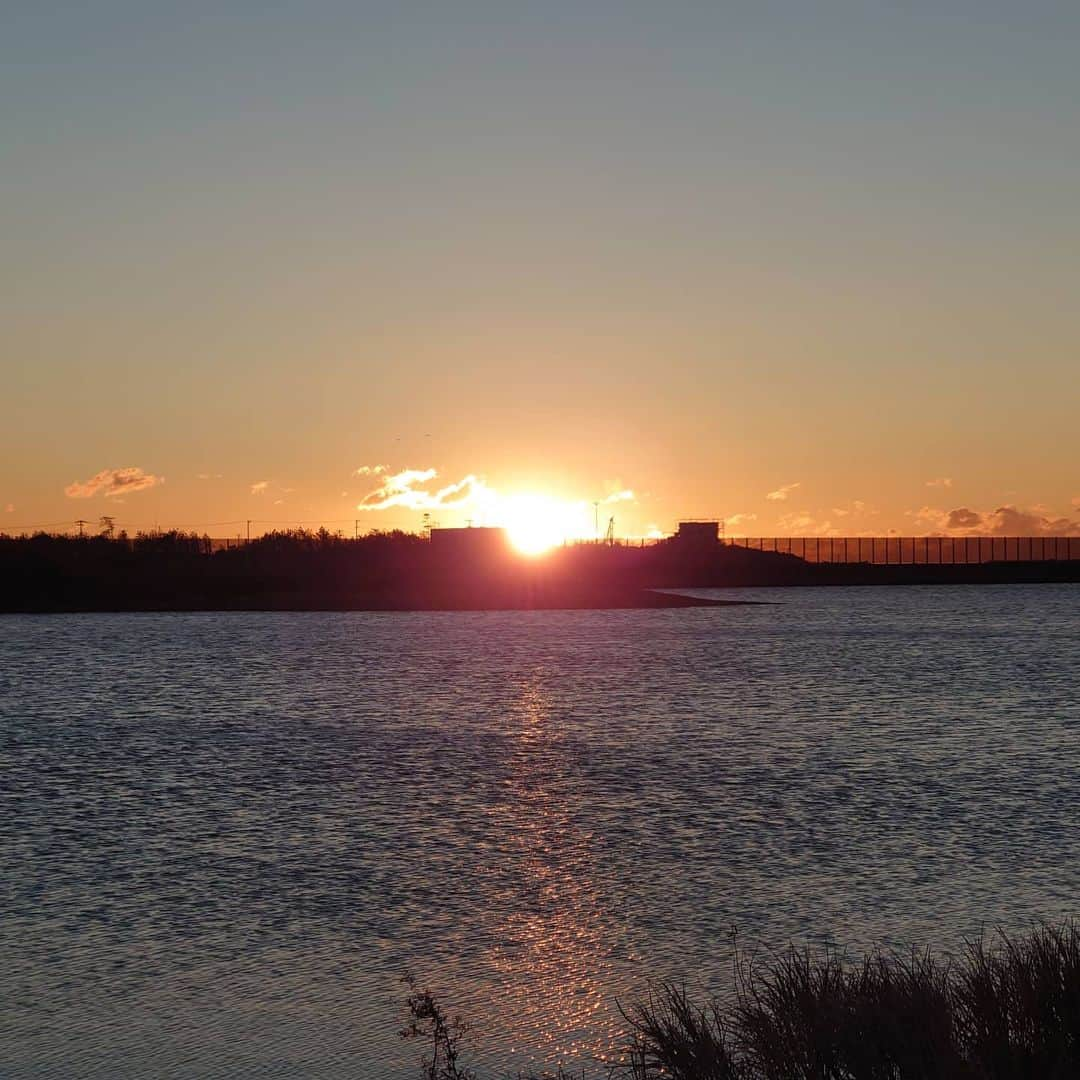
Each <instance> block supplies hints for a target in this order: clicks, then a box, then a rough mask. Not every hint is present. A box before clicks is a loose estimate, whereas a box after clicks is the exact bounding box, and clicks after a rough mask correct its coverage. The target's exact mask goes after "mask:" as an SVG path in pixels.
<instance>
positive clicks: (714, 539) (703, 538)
mask: <svg viewBox="0 0 1080 1080" xmlns="http://www.w3.org/2000/svg"><path fill="white" fill-rule="evenodd" d="M674 539H675V542H676V543H678V544H686V545H693V546H694V547H709V546H710V545H714V544H717V543H719V540H720V522H719V521H680V522H679V528H678V531H677V532H676V533H675V537H674Z"/></svg>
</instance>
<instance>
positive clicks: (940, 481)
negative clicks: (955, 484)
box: [926, 476, 952, 488]
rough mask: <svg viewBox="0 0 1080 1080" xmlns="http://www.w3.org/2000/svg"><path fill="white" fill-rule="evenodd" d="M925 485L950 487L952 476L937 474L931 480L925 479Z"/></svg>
mask: <svg viewBox="0 0 1080 1080" xmlns="http://www.w3.org/2000/svg"><path fill="white" fill-rule="evenodd" d="M926 486H927V487H932V488H951V487H952V477H951V476H937V477H935V478H934V479H933V480H927V481H926Z"/></svg>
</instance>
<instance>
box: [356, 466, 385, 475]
mask: <svg viewBox="0 0 1080 1080" xmlns="http://www.w3.org/2000/svg"><path fill="white" fill-rule="evenodd" d="M389 471H390V466H389V465H361V466H360V468H358V469H354V470H353V476H382V474H383V473H388V472H389Z"/></svg>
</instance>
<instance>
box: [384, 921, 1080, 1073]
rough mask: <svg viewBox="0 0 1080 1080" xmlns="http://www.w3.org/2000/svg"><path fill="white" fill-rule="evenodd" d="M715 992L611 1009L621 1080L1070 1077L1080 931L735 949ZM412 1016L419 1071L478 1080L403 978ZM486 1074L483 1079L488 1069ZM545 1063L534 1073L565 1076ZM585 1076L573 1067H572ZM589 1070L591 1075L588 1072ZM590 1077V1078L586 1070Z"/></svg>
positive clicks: (657, 997) (664, 994)
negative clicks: (922, 945)
mask: <svg viewBox="0 0 1080 1080" xmlns="http://www.w3.org/2000/svg"><path fill="white" fill-rule="evenodd" d="M734 984H735V985H734V987H733V989H732V992H731V993H730V995H729V996H728V997H726V998H724V999H714V1000H711V1001H707V1002H695V1001H693V1000H691V998H690V997H689V996H688V995H687V993H686V992H685V991H684V990H683V989H682V988H681V987H679V986H677V985H672V984H664V985H661V986H659V987H658V988H657V989H656V990H655V991H654V993H653V995H652V996H651V998H650V999H649V1000H648V1001H645V1002H640V1003H637V1004H634V1005H629V1006H626V1005H622V1004H620V1012H621V1013H622V1015H623V1017H624V1019H625V1021H626V1041H625V1045H624V1048H623V1053H622V1058H621V1060H620V1062H619V1063H618V1064H617V1065H615V1066H609V1065H605V1066H602V1067H601V1066H598V1067H597V1069H596V1070H595V1071H594V1076H595V1077H597V1078H598V1080H599V1078H600V1077H603V1076H609V1077H622V1078H625V1080H658V1078H660V1077H664V1078H667V1080H909V1078H910V1080H916V1078H918V1080H924V1078H925V1080H931V1078H940V1080H952V1078H957V1080H1021V1078H1024V1080H1027V1078H1046V1080H1065V1078H1078V1077H1080V928H1078V926H1077V925H1076V924H1075V923H1072V922H1069V923H1065V924H1063V925H1060V926H1042V927H1039V928H1037V929H1035V930H1032V931H1031V932H1030V933H1028V934H1024V935H1020V936H1010V935H1007V934H1004V933H1001V934H998V935H997V936H995V937H994V938H993V939H991V940H989V941H987V940H979V941H975V942H970V943H968V944H967V945H966V947H965V949H964V950H963V952H962V953H961V954H960V955H959V956H958V957H954V958H951V959H938V958H936V957H935V956H934V955H933V954H931V953H929V952H924V953H912V954H910V955H900V954H896V953H884V952H872V953H870V954H867V955H865V956H862V957H861V958H858V959H848V958H845V957H844V956H842V955H841V954H839V953H837V952H835V951H832V950H825V951H822V952H818V953H812V952H809V951H800V950H796V949H791V950H789V951H788V952H787V953H784V954H782V955H779V956H774V957H771V958H769V959H768V960H761V959H748V958H746V957H745V956H743V957H740V958H739V959H738V960H737V962H736V967H735V978H734ZM412 990H413V993H412V994H411V996H410V998H409V1010H410V1017H411V1020H410V1025H409V1027H408V1028H407V1029H406V1030H405V1031H404V1032H403V1033H402V1034H403V1035H406V1036H408V1037H411V1038H419V1039H422V1040H425V1041H426V1043H427V1053H426V1055H425V1058H424V1065H423V1072H422V1075H423V1076H424V1077H425V1080H486V1077H484V1078H482V1077H480V1076H479V1075H478V1074H477V1073H476V1072H475V1071H473V1070H472V1069H470V1068H469V1067H468V1065H467V1064H465V1063H464V1062H465V1061H466V1059H467V1050H468V1041H469V1032H468V1029H467V1027H466V1026H465V1025H463V1024H462V1023H461V1022H460V1021H457V1020H452V1019H450V1018H449V1017H448V1016H447V1014H445V1013H444V1012H443V1010H442V1008H441V1007H440V1005H439V1003H438V1002H436V1001H435V1000H434V999H433V998H432V997H431V995H430V994H428V993H426V992H424V991H421V990H419V989H417V988H416V987H415V986H413V987H412ZM501 1075H505V1073H502V1074H492V1078H491V1080H496V1077H497V1076H501ZM570 1075H571V1074H568V1073H562V1072H560V1071H559V1070H558V1068H556V1070H555V1071H554V1072H550V1073H547V1074H536V1076H537V1077H540V1076H548V1077H557V1076H558V1077H563V1076H565V1077H566V1078H567V1080H569V1077H570ZM573 1075H574V1076H579V1077H580V1076H581V1075H582V1074H580V1073H575V1074H573ZM585 1076H586V1077H587V1078H588V1074H587V1073H586V1074H585ZM589 1080H591V1078H589Z"/></svg>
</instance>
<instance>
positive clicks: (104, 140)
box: [0, 0, 1080, 535]
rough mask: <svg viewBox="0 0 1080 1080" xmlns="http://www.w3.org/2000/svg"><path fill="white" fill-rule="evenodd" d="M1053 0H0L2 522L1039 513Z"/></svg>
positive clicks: (1071, 380) (1010, 518)
mask: <svg viewBox="0 0 1080 1080" xmlns="http://www.w3.org/2000/svg"><path fill="white" fill-rule="evenodd" d="M1078 46H1080V6H1077V5H1076V4H1075V3H1048V2H1039V0H1035V2H1032V3H1028V4H1023V5H1021V4H1016V3H1011V2H1010V3H1001V2H998V0H981V2H978V3H974V2H972V3H949V2H945V3H941V2H934V3H930V2H921V0H912V2H908V3H904V4H900V3H888V4H886V3H875V2H870V0H866V2H863V3H848V2H844V3H841V2H821V3H812V2H807V0H801V2H798V3H787V4H780V3H772V2H769V0H757V2H754V3H721V2H715V0H714V2H708V3H706V2H697V3H680V2H678V0H672V2H670V3H665V4H657V3H655V2H650V3H639V2H636V0H620V2H617V3H616V2H606V0H605V2H600V0H598V2H588V0H575V2H572V3H571V2H563V0H544V2H542V3H533V2H521V3H507V2H506V0H503V2H500V3H472V2H466V0H461V2H447V0H440V2H438V3H413V2H409V0H396V2H393V3H364V2H358V0H353V2H351V3H322V2H319V0H305V2H304V3H291V2H281V3H266V2H261V3H240V4H235V3H234V4H230V3H215V4H213V5H211V4H203V3H198V2H193V3H189V4H183V5H180V4H169V5H165V4H149V5H148V4H142V3H140V4H135V3H123V4H120V3H111V2H96V3H92V4H85V3H83V4H70V5H59V4H54V3H50V2H48V0H42V2H35V3H33V4H31V3H18V4H14V5H10V6H9V7H8V8H6V9H5V17H4V33H3V35H0V102H2V103H3V104H2V106H0V145H2V146H3V147H4V165H3V168H2V169H0V228H2V236H3V259H2V265H0V322H2V325H3V335H4V348H3V352H2V356H0V365H2V370H0V373H2V381H0V388H2V393H0V403H2V405H0V407H2V409H3V413H2V416H3V423H2V424H0V531H18V530H19V529H22V528H27V527H37V526H44V525H47V526H50V527H53V528H71V527H72V523H73V522H74V521H75V520H76V519H79V518H82V519H86V520H89V521H91V522H96V521H97V519H98V518H99V517H100V516H101V515H105V514H108V515H110V516H112V517H114V518H115V519H116V521H117V523H118V525H120V526H121V527H127V528H129V529H130V530H135V529H139V528H153V527H155V526H158V527H162V528H168V527H172V526H181V527H186V528H196V529H198V531H200V532H203V531H205V532H209V533H210V534H211V535H234V534H236V533H239V532H241V531H243V529H244V528H246V522H247V520H249V519H251V520H253V521H254V523H255V524H254V525H253V532H260V531H263V530H265V529H268V528H272V527H275V526H277V527H285V526H290V525H295V524H299V523H306V524H312V525H318V524H326V525H327V526H328V527H330V528H334V529H338V528H340V529H342V530H343V531H345V532H347V533H350V534H351V533H352V532H353V531H354V530H367V529H374V528H378V529H383V528H407V529H413V530H418V529H420V528H421V526H422V514H423V513H425V512H427V513H429V514H431V515H432V518H433V519H434V520H437V521H438V522H439V523H441V524H445V525H456V524H463V523H465V522H466V521H469V520H472V521H475V522H477V523H485V522H486V523H497V522H496V521H495V520H494V519H495V518H497V517H498V514H499V512H500V507H504V506H506V505H508V500H513V499H515V498H521V497H523V496H533V497H537V498H541V499H547V500H549V501H550V505H551V506H552V507H560V508H561V510H560V512H561V513H565V516H566V518H567V520H574V521H579V522H580V521H583V522H585V524H584V525H583V526H582V528H583V529H584V530H586V531H591V530H592V528H593V527H594V522H595V521H596V520H600V522H601V526H600V527H601V529H603V528H604V526H605V524H606V520H607V518H608V517H614V518H615V531H616V533H617V534H619V535H645V534H648V533H652V532H666V531H670V530H671V529H673V528H674V526H675V523H676V521H678V520H679V519H680V518H685V517H717V518H722V519H724V520H725V523H726V527H727V529H728V530H729V532H731V533H739V534H748V535H774V534H779V535H859V534H863V535H869V534H879V535H880V534H886V533H890V532H898V533H902V534H905V535H910V534H925V533H941V532H952V533H957V534H959V533H965V532H995V531H996V532H1006V533H1008V534H1010V535H1012V534H1014V533H1024V534H1026V533H1039V532H1044V533H1046V532H1057V533H1069V532H1072V533H1074V534H1076V533H1080V455H1078V454H1077V451H1076V434H1075V432H1076V429H1077V423H1078V421H1077V417H1078V409H1080V326H1078V319H1077V304H1076V297H1077V294H1078V286H1080V258H1078V256H1080V216H1078V215H1077V213H1076V191H1077V186H1078V182H1080V124H1078V123H1077V102H1078V101H1080V65H1078V64H1077V62H1076V57H1077V53H1078Z"/></svg>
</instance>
